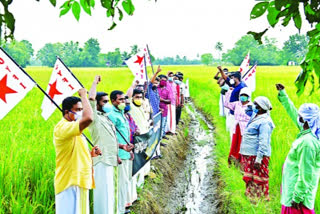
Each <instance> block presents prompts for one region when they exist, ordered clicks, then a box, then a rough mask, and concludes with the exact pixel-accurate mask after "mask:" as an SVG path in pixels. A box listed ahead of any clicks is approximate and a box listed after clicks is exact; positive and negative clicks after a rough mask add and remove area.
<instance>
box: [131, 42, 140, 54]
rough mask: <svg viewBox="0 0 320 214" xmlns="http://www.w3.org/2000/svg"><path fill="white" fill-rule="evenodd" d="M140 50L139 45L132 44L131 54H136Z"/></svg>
mask: <svg viewBox="0 0 320 214" xmlns="http://www.w3.org/2000/svg"><path fill="white" fill-rule="evenodd" d="M139 51H140V49H139V47H138V45H132V46H131V52H130V56H133V55H136V54H137V53H138V52H139Z"/></svg>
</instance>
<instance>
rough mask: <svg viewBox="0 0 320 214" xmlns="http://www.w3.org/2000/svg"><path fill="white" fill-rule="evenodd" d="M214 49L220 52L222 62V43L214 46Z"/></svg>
mask: <svg viewBox="0 0 320 214" xmlns="http://www.w3.org/2000/svg"><path fill="white" fill-rule="evenodd" d="M214 49H215V50H216V51H218V54H219V60H220V61H221V52H222V49H223V44H222V42H217V43H216V45H215V46H214Z"/></svg>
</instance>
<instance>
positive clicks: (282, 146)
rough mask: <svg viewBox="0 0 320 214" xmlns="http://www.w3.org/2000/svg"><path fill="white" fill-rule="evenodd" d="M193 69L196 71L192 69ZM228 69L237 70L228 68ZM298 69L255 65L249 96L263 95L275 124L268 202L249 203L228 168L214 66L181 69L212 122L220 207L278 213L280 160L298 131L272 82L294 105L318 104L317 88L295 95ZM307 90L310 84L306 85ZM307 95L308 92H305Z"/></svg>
mask: <svg viewBox="0 0 320 214" xmlns="http://www.w3.org/2000/svg"><path fill="white" fill-rule="evenodd" d="M195 69H197V71H195ZM229 70H237V68H236V67H229ZM299 71H300V68H299V67H287V66H277V67H264V66H262V67H261V66H260V67H259V66H258V70H257V87H256V88H257V89H256V91H255V92H254V94H253V98H254V97H257V96H267V97H268V98H269V99H270V101H271V103H272V105H273V110H272V111H271V117H272V119H273V121H274V123H275V125H276V128H275V129H274V131H273V133H272V141H271V146H272V154H271V160H270V167H269V169H270V174H269V175H270V180H269V182H270V183H269V184H270V197H271V201H270V202H263V201H261V202H260V203H258V204H257V205H252V204H251V203H250V202H249V200H247V198H246V197H245V196H244V192H245V183H244V182H243V181H242V175H241V174H240V172H239V170H238V169H236V168H234V167H232V168H229V167H228V163H227V157H228V154H229V150H230V137H229V132H227V131H226V128H225V118H223V117H220V116H219V96H220V94H219V93H220V89H219V88H218V85H217V84H216V81H215V80H213V78H212V77H213V75H214V74H215V72H216V68H214V67H197V68H192V67H189V68H188V67H187V68H185V69H184V70H183V72H184V73H185V76H187V77H189V78H190V92H191V97H192V98H193V99H194V101H195V104H196V106H197V107H198V108H200V109H201V110H203V111H204V112H205V113H206V114H207V115H208V116H210V117H211V121H212V122H213V123H214V124H215V140H216V144H217V145H216V155H217V161H218V164H219V174H220V178H221V180H222V181H223V183H224V186H223V188H222V192H221V193H222V195H223V196H224V197H225V199H226V200H225V201H224V204H223V207H224V208H225V212H226V211H227V210H228V211H229V212H230V213H280V209H281V204H280V185H281V171H282V165H283V163H284V160H285V158H286V156H287V154H288V152H289V149H290V146H291V143H292V142H293V141H294V140H295V138H296V135H297V134H298V130H297V129H296V128H295V126H294V125H293V123H292V121H291V120H290V118H289V117H288V115H287V114H286V112H285V110H284V109H283V107H282V106H281V104H280V103H279V101H278V99H277V90H276V89H275V84H276V83H279V82H280V83H283V84H284V85H285V86H286V91H287V93H288V94H289V96H290V98H291V99H292V100H293V102H294V103H295V105H296V107H297V108H298V107H299V106H300V105H301V104H302V103H306V102H312V103H316V104H318V105H320V96H319V91H316V93H314V94H313V95H312V96H307V95H302V96H301V97H297V95H296V94H295V91H296V88H295V87H294V84H293V82H294V80H295V78H296V77H297V75H298V73H299ZM308 89H310V87H308ZM305 94H308V93H305ZM315 209H316V213H317V212H320V190H319V188H318V194H317V198H316V202H315Z"/></svg>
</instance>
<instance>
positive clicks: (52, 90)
mask: <svg viewBox="0 0 320 214" xmlns="http://www.w3.org/2000/svg"><path fill="white" fill-rule="evenodd" d="M80 88H82V87H81V85H80V84H79V83H78V81H77V80H76V79H75V78H74V77H73V76H72V74H71V72H70V71H69V70H68V68H67V67H66V66H65V65H64V64H63V63H62V62H61V60H60V59H59V58H58V59H57V61H56V64H55V65H54V68H53V71H52V74H51V78H50V81H49V85H48V88H47V91H46V92H47V94H48V95H49V96H50V97H51V98H52V99H53V100H54V101H55V103H56V104H58V105H60V104H61V103H62V101H63V100H64V98H66V97H69V96H72V95H73V94H74V93H75V92H77V91H78V90H79V89H80ZM56 108H57V107H56V106H55V105H54V104H53V103H52V102H51V100H50V99H49V98H48V97H46V96H45V97H44V99H43V102H42V105H41V109H42V113H41V115H42V117H43V118H44V119H45V120H47V119H48V118H49V117H50V116H51V115H52V113H53V112H54V111H55V110H56Z"/></svg>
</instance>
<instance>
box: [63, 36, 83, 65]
mask: <svg viewBox="0 0 320 214" xmlns="http://www.w3.org/2000/svg"><path fill="white" fill-rule="evenodd" d="M80 55H81V49H80V47H79V42H74V41H70V42H65V43H64V44H63V46H62V50H61V55H60V57H61V59H62V60H63V62H64V63H65V64H66V65H67V66H69V67H78V66H81V65H82V62H81V60H80Z"/></svg>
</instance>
